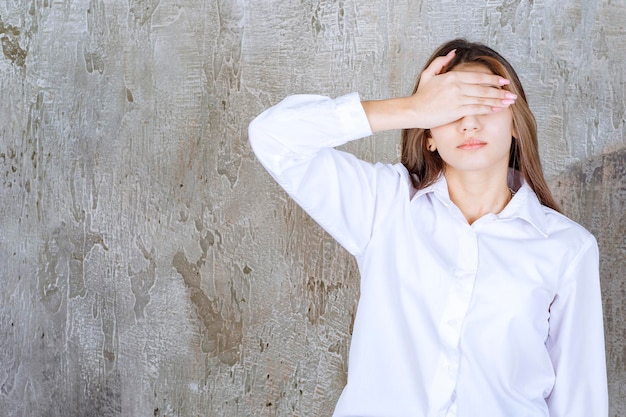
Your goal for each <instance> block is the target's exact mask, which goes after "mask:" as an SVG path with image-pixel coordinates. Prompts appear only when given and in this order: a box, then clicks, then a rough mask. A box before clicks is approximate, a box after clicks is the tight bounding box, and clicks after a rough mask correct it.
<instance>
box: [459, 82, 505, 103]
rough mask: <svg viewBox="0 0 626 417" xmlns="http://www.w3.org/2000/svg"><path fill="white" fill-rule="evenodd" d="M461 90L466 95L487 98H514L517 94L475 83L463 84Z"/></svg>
mask: <svg viewBox="0 0 626 417" xmlns="http://www.w3.org/2000/svg"><path fill="white" fill-rule="evenodd" d="M462 92H463V94H464V95H465V96H467V97H482V98H487V99H499V100H516V99H517V95H516V94H513V93H512V92H510V91H508V90H504V89H502V88H496V87H489V86H485V85H477V84H465V85H464V86H463V87H462Z"/></svg>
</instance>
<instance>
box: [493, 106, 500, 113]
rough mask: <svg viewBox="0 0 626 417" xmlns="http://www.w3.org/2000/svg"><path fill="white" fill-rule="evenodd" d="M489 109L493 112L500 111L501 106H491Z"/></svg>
mask: <svg viewBox="0 0 626 417" xmlns="http://www.w3.org/2000/svg"><path fill="white" fill-rule="evenodd" d="M491 110H493V111H494V112H496V113H497V112H499V111H502V108H501V107H492V108H491Z"/></svg>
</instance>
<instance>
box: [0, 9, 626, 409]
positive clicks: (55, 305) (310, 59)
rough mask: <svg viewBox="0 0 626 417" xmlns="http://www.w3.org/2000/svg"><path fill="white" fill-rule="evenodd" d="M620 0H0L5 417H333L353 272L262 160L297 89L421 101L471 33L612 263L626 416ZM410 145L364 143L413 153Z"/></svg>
mask: <svg viewBox="0 0 626 417" xmlns="http://www.w3.org/2000/svg"><path fill="white" fill-rule="evenodd" d="M625 22H626V4H625V3H624V1H623V0H617V1H616V0H611V1H609V0H606V1H580V0H579V1H572V0H534V1H533V0H505V1H493V0H485V1H482V2H476V1H469V0H466V1H461V0H458V1H450V0H437V1H434V0H428V1H413V0H404V1H401V0H372V1H367V2H366V1H359V0H297V1H296V0H212V1H209V0H187V1H184V2H177V1H175V0H125V1H121V0H106V1H102V0H75V1H71V2H70V1H67V0H65V1H64V0H23V1H18V0H0V41H1V46H2V54H0V91H1V92H2V96H1V99H0V277H1V283H2V286H1V289H0V414H1V415H3V416H4V415H6V416H12V417H18V416H20V417H21V416H50V417H53V416H63V417H67V416H104V417H108V416H133V417H134V416H291V415H295V416H326V415H329V414H330V413H331V412H332V409H333V406H334V403H335V401H336V399H337V397H338V395H339V393H340V391H341V388H342V386H343V384H344V382H345V372H346V358H347V353H348V347H349V337H350V332H351V324H352V320H353V317H354V312H355V305H356V304H355V303H356V300H357V298H358V274H357V272H356V270H355V265H354V262H353V260H352V259H350V257H349V256H347V255H346V253H345V252H344V251H343V249H341V248H340V247H338V246H337V244H335V243H334V241H333V240H332V239H330V238H329V236H328V235H326V234H325V233H324V232H322V231H321V230H320V229H319V228H318V226H317V225H315V224H314V223H313V222H312V221H311V220H310V219H309V218H308V217H307V216H306V215H304V214H303V212H302V211H301V210H300V209H299V208H298V207H297V206H296V205H295V204H294V203H293V202H292V201H290V200H289V199H288V198H287V197H286V196H285V194H284V193H283V192H282V191H281V190H280V189H279V188H278V187H277V186H276V185H275V184H274V183H273V182H272V181H271V180H270V177H269V176H268V175H267V174H266V173H265V172H264V171H263V169H262V168H261V166H260V164H259V163H258V162H257V161H255V158H254V156H253V154H252V153H251V150H250V147H249V146H248V143H247V137H246V135H247V133H246V131H247V125H248V123H249V122H250V120H251V119H252V118H253V117H254V116H255V115H256V114H258V113H259V112H261V111H262V110H263V109H264V108H266V107H268V106H270V105H271V104H273V103H275V102H277V101H278V100H280V99H281V98H283V97H284V96H285V95H287V94H292V93H302V92H309V93H311V92H315V93H321V94H326V95H331V96H336V95H340V94H344V93H347V92H350V91H355V90H356V91H359V92H361V93H362V95H363V97H364V98H383V97H388V96H393V95H400V94H408V93H409V91H410V89H411V86H412V84H413V82H414V78H415V76H416V75H417V71H418V69H419V68H420V67H421V65H422V63H423V61H424V60H425V59H426V57H427V56H428V55H429V54H430V52H431V51H432V49H433V48H434V47H436V46H437V45H439V44H440V43H441V42H443V41H445V40H448V39H450V38H452V37H456V36H466V37H468V38H470V39H472V40H478V41H483V42H487V43H489V44H491V45H492V46H494V47H496V48H497V49H499V50H500V51H501V52H502V53H503V54H504V55H505V56H507V57H508V58H510V60H511V61H512V63H513V64H514V65H515V66H516V68H517V69H518V72H519V73H520V74H521V77H522V79H523V82H524V83H525V85H526V89H527V93H528V94H529V96H530V102H531V105H532V108H533V109H534V111H535V112H536V115H537V119H538V122H539V130H540V135H541V148H542V155H543V161H544V165H545V169H546V173H547V174H548V176H549V177H550V178H551V184H552V185H553V187H554V190H555V192H556V194H557V196H558V198H559V200H560V201H562V203H563V206H564V207H565V209H566V211H567V212H568V214H570V215H571V216H572V217H573V218H575V219H576V220H578V221H579V222H581V223H583V224H584V225H585V226H587V227H588V228H590V229H591V230H592V231H593V232H594V233H595V234H596V235H597V236H598V240H599V242H600V246H601V250H602V285H603V289H604V301H605V312H606V326H605V327H606V332H607V353H608V362H609V380H610V381H609V382H610V392H611V416H625V415H626V399H625V398H626V284H624V278H625V274H626V273H625V272H624V271H626V264H625V261H624V259H626V242H625V236H626V230H625V225H626V218H625V216H624V208H625V204H626V185H625V181H624V180H625V179H626V171H625V170H624V166H625V164H626V157H625V153H624V152H625V149H626V132H625V129H626V122H625V109H626V106H625V104H626V103H625V101H626V99H625V88H626V87H625V80H624V79H625V74H626V47H625V45H626V29H625ZM397 137H398V135H397V134H386V135H379V136H376V137H374V138H370V139H366V140H363V141H360V142H358V143H355V144H351V145H349V146H348V148H349V149H350V150H351V151H354V152H356V153H357V154H358V155H360V156H361V157H363V158H366V159H370V160H385V161H389V162H395V161H396V158H397V156H396V152H397Z"/></svg>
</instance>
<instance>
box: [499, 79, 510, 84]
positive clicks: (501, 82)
mask: <svg viewBox="0 0 626 417" xmlns="http://www.w3.org/2000/svg"><path fill="white" fill-rule="evenodd" d="M499 82H500V85H509V84H511V81H509V80H507V79H506V78H500V81H499Z"/></svg>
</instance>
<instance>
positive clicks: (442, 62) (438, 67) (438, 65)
mask: <svg viewBox="0 0 626 417" xmlns="http://www.w3.org/2000/svg"><path fill="white" fill-rule="evenodd" d="M455 54H456V49H453V50H452V51H450V52H448V54H447V55H444V56H439V57H437V58H435V59H434V60H433V62H431V63H430V65H429V66H428V67H427V68H426V69H425V70H424V72H423V73H422V75H427V76H428V77H433V76H435V75H439V74H441V71H442V70H443V69H444V67H445V66H446V65H448V64H449V63H450V62H452V60H453V59H454V56H455Z"/></svg>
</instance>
